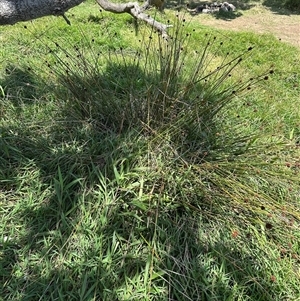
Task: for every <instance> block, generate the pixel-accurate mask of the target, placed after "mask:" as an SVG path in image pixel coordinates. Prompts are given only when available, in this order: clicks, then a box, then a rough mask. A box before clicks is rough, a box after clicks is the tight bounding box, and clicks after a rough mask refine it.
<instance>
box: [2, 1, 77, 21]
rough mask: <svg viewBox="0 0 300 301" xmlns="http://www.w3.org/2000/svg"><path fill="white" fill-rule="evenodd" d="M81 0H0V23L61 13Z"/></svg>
mask: <svg viewBox="0 0 300 301" xmlns="http://www.w3.org/2000/svg"><path fill="white" fill-rule="evenodd" d="M82 2H83V0H0V25H8V24H15V23H17V22H21V21H29V20H33V19H37V18H40V17H44V16H49V15H63V14H64V13H65V12H66V11H67V10H69V9H70V8H72V7H74V6H77V5H78V4H80V3H82Z"/></svg>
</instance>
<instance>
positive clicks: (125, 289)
mask: <svg viewBox="0 0 300 301" xmlns="http://www.w3.org/2000/svg"><path fill="white" fill-rule="evenodd" d="M95 9H97V7H96V6H95V5H94V4H92V3H90V2H88V3H85V4H84V5H81V6H80V7H78V8H75V9H74V10H73V11H72V13H74V16H71V17H70V19H71V22H72V24H73V25H72V27H68V26H67V25H66V24H65V23H64V21H63V20H62V19H58V18H44V19H41V20H36V21H34V22H30V23H26V26H27V29H24V24H17V25H15V26H13V27H5V28H0V38H1V41H2V45H3V47H2V49H1V57H0V62H1V82H0V85H1V87H2V88H3V90H2V98H1V104H0V118H1V119H0V145H1V148H0V151H1V158H0V164H1V169H0V205H1V208H0V210H1V232H0V233H1V237H0V239H1V241H0V247H1V250H0V251H1V253H0V260H1V264H2V267H1V270H0V281H1V284H3V285H1V288H0V298H1V297H2V298H3V300H136V299H138V298H139V299H142V300H223V299H224V300H297V296H298V295H299V294H300V292H299V286H298V282H299V273H300V272H299V243H298V241H299V237H297V236H298V235H299V234H297V227H298V221H297V217H298V216H299V210H298V204H297V201H298V200H299V185H298V183H297V181H296V180H297V174H296V173H297V172H298V169H299V165H296V163H297V162H299V153H298V154H297V153H296V152H297V151H298V150H297V149H295V150H291V148H290V147H288V146H283V147H279V146H278V145H274V143H271V144H272V147H270V148H269V149H268V148H266V147H263V149H262V148H260V144H261V143H263V142H264V143H265V142H266V141H268V145H270V141H271V140H273V141H277V142H278V141H280V142H282V143H285V144H289V145H295V142H298V144H299V139H300V132H299V120H300V119H299V117H300V111H299V99H298V95H299V81H300V75H299V67H300V66H299V65H300V58H299V54H300V53H299V50H298V49H295V48H292V47H290V46H288V45H286V44H283V43H280V42H278V41H277V40H276V39H274V38H273V37H271V36H267V35H263V36H257V35H254V34H248V33H247V34H245V33H241V34H233V33H230V32H222V33H221V34H219V33H218V34H217V35H218V41H221V40H223V38H224V36H226V40H227V41H226V42H224V44H223V46H222V47H220V48H217V49H216V52H217V55H216V60H218V61H222V57H223V56H224V55H226V53H227V52H228V51H230V52H231V53H236V54H238V53H240V52H241V51H244V49H247V48H248V47H249V46H252V45H255V48H254V51H253V52H252V53H251V55H250V57H249V58H248V59H247V60H246V61H245V63H244V65H242V66H241V67H238V68H240V69H239V73H238V74H237V75H236V76H237V78H238V77H239V76H240V77H248V76H251V74H256V73H260V72H261V70H264V69H267V68H269V66H270V65H274V70H275V74H274V75H273V76H272V78H271V80H269V81H267V82H260V83H259V84H258V87H256V88H254V89H253V90H252V91H251V93H249V94H248V95H246V96H243V97H242V96H241V97H237V98H236V99H234V100H233V102H231V103H230V104H229V106H228V107H226V108H225V109H224V111H223V113H222V114H220V115H219V116H218V118H217V121H218V123H217V124H214V126H216V127H217V131H216V134H217V136H218V137H219V136H220V138H218V139H219V140H218V143H220V144H222V145H223V148H222V147H221V148H219V149H218V151H216V152H215V153H213V152H212V155H211V156H212V157H211V158H208V159H207V160H203V161H205V162H204V164H202V163H201V164H200V163H199V161H197V160H198V159H197V158H198V156H199V153H197V151H196V148H193V146H190V148H187V149H188V150H191V152H188V151H187V150H186V149H185V150H184V148H183V147H182V145H179V144H178V142H177V144H176V143H175V142H174V140H172V139H173V138H172V133H171V132H168V131H165V130H163V131H162V132H161V133H158V134H157V136H155V132H151V131H150V132H149V133H148V135H146V134H145V132H144V131H141V128H140V127H136V126H133V125H134V122H133V125H132V124H131V123H130V122H129V121H128V120H127V119H126V118H125V117H126V116H125V117H124V116H123V115H122V110H119V108H118V107H111V108H109V110H110V111H112V112H113V114H112V120H113V121H111V123H110V126H108V125H107V124H106V126H107V127H105V125H103V124H101V122H98V120H96V119H93V118H82V116H85V115H84V114H85V113H86V111H84V112H83V113H82V110H86V106H84V105H82V104H81V103H80V102H76V101H75V100H74V99H73V98H72V94H71V93H69V92H66V91H65V90H64V89H63V88H62V87H61V85H60V84H59V83H58V82H57V77H56V73H55V70H57V69H55V67H53V66H54V62H55V60H56V58H55V57H53V56H51V55H50V56H49V55H48V52H49V49H48V47H47V45H51V46H50V47H51V49H52V47H54V46H53V42H57V43H59V45H63V48H64V49H72V47H73V46H74V45H78V47H80V49H85V50H84V53H85V56H93V55H95V54H97V53H98V52H100V51H102V52H103V53H105V55H104V56H105V57H106V56H107V51H108V49H109V48H113V47H116V48H118V47H123V49H124V52H125V53H126V54H128V55H129V56H130V55H132V53H133V52H134V51H133V49H135V48H137V47H142V46H140V42H139V40H140V39H142V40H143V37H142V34H143V33H144V32H146V33H147V32H148V31H147V29H145V28H144V27H143V26H142V25H140V28H139V30H140V33H139V34H138V35H137V36H136V35H135V34H134V26H133V24H132V23H131V20H130V18H129V17H127V16H113V15H111V14H106V13H103V15H102V14H98V13H96V12H95ZM167 16H169V17H170V18H171V19H172V20H173V16H172V13H168V14H167ZM162 18H163V19H164V18H165V17H162ZM193 28H195V32H193V36H192V38H191V41H190V44H189V45H190V47H191V48H192V49H198V48H200V49H201V42H202V41H203V43H204V41H205V40H206V37H205V36H204V34H205V33H208V34H213V35H214V34H215V33H214V31H213V30H212V29H209V28H205V27H201V26H199V25H198V24H190V25H189V26H188V29H187V30H188V31H190V32H192V29H193ZM82 33H84V34H83V35H82ZM148 33H149V32H148ZM148 33H147V35H148ZM39 36H43V38H42V41H46V44H45V43H44V42H42V41H41V40H40V38H39ZM228 38H230V40H229V39H228ZM92 39H94V41H93V42H92ZM146 42H147V39H146ZM91 44H92V50H88V49H90V48H91ZM199 45H200V46H199ZM68 51H70V52H72V50H68ZM72 53H73V52H72ZM58 55H61V57H62V56H65V54H59V53H58ZM64 59H65V58H64ZM115 59H119V60H121V61H122V56H121V58H120V57H119V56H116V57H115V58H114V59H113V62H114V60H115ZM104 63H105V64H107V60H105V59H104ZM193 63H194V61H192V62H189V60H187V65H190V66H192V65H193ZM48 64H50V68H49V67H48ZM213 64H214V62H213ZM28 65H29V66H30V68H31V70H28ZM118 67H120V65H118V64H116V66H115V67H114V65H113V66H112V67H111V69H109V68H107V69H105V70H108V71H110V72H111V73H110V74H108V73H107V72H106V73H105V72H104V75H103V74H102V75H103V77H102V78H101V77H100V80H99V81H98V79H97V81H96V82H97V83H101V82H104V83H106V84H107V85H108V86H107V89H108V90H109V89H112V88H114V89H115V94H116V95H119V94H122V93H123V92H124V91H123V90H124V89H126V88H127V87H128V89H129V87H130V85H131V81H130V80H129V81H127V80H125V82H122V80H123V79H122V77H119V69H118ZM32 69H33V71H34V72H31V71H32ZM51 70H52V71H53V72H54V74H53V73H51V72H50V71H51ZM58 70H59V69H58ZM85 70H89V69H85ZM150 71H151V70H150ZM122 72H124V74H126V75H127V77H128V78H130V76H133V78H135V77H134V75H135V74H134V73H133V74H132V73H131V71H130V70H127V69H126V68H124V69H122ZM149 73H150V74H147V76H149V78H148V79H149V80H150V76H151V72H149ZM86 76H88V75H86ZM138 76H139V77H140V76H141V75H140V74H138ZM83 78H84V77H83ZM79 79H81V78H79ZM116 79H117V80H116ZM45 80H46V83H47V84H49V83H51V85H45ZM114 80H116V81H117V85H116V86H111V84H110V83H111V82H113V81H114ZM120 87H121V90H119V88H120ZM138 88H139V87H138V86H137V87H136V89H138ZM142 88H143V87H142ZM149 89H150V88H149ZM104 91H106V88H104ZM96 92H97V91H96ZM96 92H95V93H96ZM91 93H92V92H90V94H91ZM140 93H142V92H140ZM93 95H94V94H93ZM95 95H97V93H96V94H95ZM105 95H106V94H105ZM107 95H108V96H109V97H112V98H109V99H108V101H107V100H106V101H107V103H108V105H111V102H113V96H112V95H111V94H109V93H108V94H107ZM126 95H127V94H126V93H125V96H126ZM141 95H144V94H141ZM108 96H107V97H108ZM93 97H95V96H93ZM83 99H89V96H88V95H85V96H84V98H83ZM74 101H75V103H73V102H74ZM114 110H115V111H114ZM92 113H93V112H92ZM92 113H88V114H91V115H88V116H94V115H93V114H92ZM126 122H127V123H128V124H129V125H128V126H127V127H126ZM237 130H239V131H240V132H241V133H242V134H245V135H248V134H250V133H256V134H259V136H260V137H261V138H260V139H259V140H258V141H257V142H255V143H254V144H253V145H252V146H251V148H250V151H249V152H248V153H246V154H242V155H240V156H237V158H234V159H233V160H232V161H231V160H230V158H229V157H226V159H225V158H224V157H223V154H226V156H227V155H228V154H231V153H230V150H228V149H226V147H227V148H228V147H229V148H230V147H231V146H232V145H234V143H232V141H233V142H234V141H235V140H234V139H235V138H237V137H235V136H233V135H232V133H231V131H232V132H233V133H234V134H236V131H237ZM141 133H142V134H141ZM153 135H154V136H155V137H154V139H153V140H152V138H151V137H152V136H153ZM149 137H150V138H151V140H149V139H150V138H149ZM170 137H171V138H170ZM176 147H177V148H176ZM183 150H184V151H183ZM180 151H182V153H180ZM178 152H179V155H178ZM294 152H295V153H294ZM201 156H203V155H201ZM297 156H298V157H297ZM276 157H277V159H279V160H278V161H279V163H278V165H275V166H274V168H273V167H272V168H269V165H270V164H271V163H272V162H270V161H271V160H275V158H276ZM203 158H204V157H203ZM258 158H259V159H258ZM231 159H232V158H231ZM261 160H262V161H264V164H262V162H261ZM248 161H249V162H248ZM201 162H202V161H201ZM248 163H249V164H248ZM286 163H287V164H286ZM248 165H249V166H250V168H249V166H248ZM281 165H287V166H286V167H282V166H281ZM290 171H292V172H291V173H290ZM259 173H261V174H263V176H261V177H259V176H257V174H259ZM293 173H294V175H293ZM288 175H289V177H290V180H287V181H285V178H286V177H287V176H288ZM293 177H294V178H293ZM268 180H270V182H269V183H268ZM273 202H274V203H273ZM291 210H293V211H294V212H292V214H289V211H291ZM251 212H254V213H253V214H252V213H251Z"/></svg>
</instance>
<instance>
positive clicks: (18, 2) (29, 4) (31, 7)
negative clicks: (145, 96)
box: [0, 0, 170, 38]
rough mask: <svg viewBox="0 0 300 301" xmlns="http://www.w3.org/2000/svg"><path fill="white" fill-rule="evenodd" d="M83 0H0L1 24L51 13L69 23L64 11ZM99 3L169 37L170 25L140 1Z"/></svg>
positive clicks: (107, 9) (104, 7)
mask: <svg viewBox="0 0 300 301" xmlns="http://www.w3.org/2000/svg"><path fill="white" fill-rule="evenodd" d="M82 2H83V0H0V25H12V24H15V23H18V22H22V21H29V20H33V19H37V18H41V17H44V16H49V15H55V16H63V17H64V18H65V20H66V21H67V23H68V24H69V22H68V19H67V18H66V17H65V16H64V13H65V12H66V11H68V10H69V9H70V8H73V7H74V6H77V5H79V4H80V3H82ZM97 3H98V4H99V5H100V7H101V8H103V10H105V11H109V12H112V13H115V14H122V13H128V14H130V15H131V16H132V17H133V18H135V19H138V20H142V21H144V22H146V23H147V24H149V25H150V26H152V27H153V28H155V29H156V30H157V31H158V32H159V33H160V34H161V35H162V36H163V37H164V38H167V37H168V33H167V29H168V27H170V25H166V24H163V23H160V22H158V21H156V20H155V19H154V18H152V17H151V16H150V15H148V14H145V13H144V11H145V8H144V7H140V5H139V4H138V2H128V3H113V2H110V1H108V0H97Z"/></svg>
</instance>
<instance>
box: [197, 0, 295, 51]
mask: <svg viewBox="0 0 300 301" xmlns="http://www.w3.org/2000/svg"><path fill="white" fill-rule="evenodd" d="M237 9H238V7H237ZM238 13H239V14H240V16H237V17H236V18H233V19H230V18H228V19H226V16H225V17H224V18H218V17H216V16H214V15H207V14H199V15H197V16H193V17H192V18H193V19H195V18H196V19H199V22H200V23H201V24H203V25H208V26H212V27H215V28H220V29H229V30H236V31H252V32H256V33H269V34H273V35H274V36H275V37H277V38H278V39H281V40H282V41H284V42H287V43H290V44H292V45H294V46H296V47H298V48H300V15H299V14H298V15H297V14H279V13H276V12H273V11H272V10H270V9H268V8H266V7H265V6H262V5H256V6H254V7H252V8H251V9H249V10H247V11H239V10H238Z"/></svg>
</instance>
